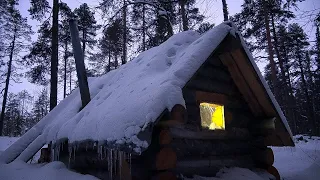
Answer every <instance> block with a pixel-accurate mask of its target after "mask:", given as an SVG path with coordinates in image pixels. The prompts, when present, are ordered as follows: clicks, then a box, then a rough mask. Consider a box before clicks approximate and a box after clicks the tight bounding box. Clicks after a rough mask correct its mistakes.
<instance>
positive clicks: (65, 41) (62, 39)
mask: <svg viewBox="0 0 320 180" xmlns="http://www.w3.org/2000/svg"><path fill="white" fill-rule="evenodd" d="M60 12H61V23H60V24H59V26H60V27H59V29H60V31H59V43H60V46H61V48H62V51H63V58H62V59H63V63H62V64H63V67H62V68H61V69H63V70H62V71H59V74H60V75H61V76H62V78H61V79H62V80H63V98H65V97H66V96H67V79H68V77H67V73H68V64H71V63H72V62H74V61H71V60H69V61H68V59H69V58H70V57H72V51H71V48H70V47H69V46H70V45H71V34H70V27H69V17H70V15H71V13H72V12H71V9H70V8H69V7H68V5H67V4H65V3H60ZM70 73H72V72H70Z"/></svg>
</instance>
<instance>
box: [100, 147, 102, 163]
mask: <svg viewBox="0 0 320 180" xmlns="http://www.w3.org/2000/svg"><path fill="white" fill-rule="evenodd" d="M100 160H102V146H100Z"/></svg>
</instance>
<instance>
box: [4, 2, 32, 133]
mask: <svg viewBox="0 0 320 180" xmlns="http://www.w3.org/2000/svg"><path fill="white" fill-rule="evenodd" d="M17 5H18V2H17V1H16V0H8V6H7V7H6V11H7V12H8V16H6V17H5V20H6V24H5V25H4V30H5V37H6V43H7V44H8V46H7V47H8V49H7V50H6V51H7V52H8V66H7V67H8V68H7V73H6V82H5V89H4V95H3V102H2V109H1V115H0V136H1V135H2V128H3V121H4V119H5V115H6V114H5V110H6V101H7V96H8V91H9V84H10V78H11V74H12V73H13V70H14V62H13V61H14V60H15V59H16V58H17V55H18V53H19V51H20V50H21V49H24V48H26V44H25V43H24V42H29V41H30V40H31V38H30V35H31V34H32V30H31V26H30V25H28V24H27V19H26V18H23V17H22V16H21V14H20V12H19V10H18V9H17V8H16V6H17Z"/></svg>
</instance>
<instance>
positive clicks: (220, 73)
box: [198, 64, 232, 82]
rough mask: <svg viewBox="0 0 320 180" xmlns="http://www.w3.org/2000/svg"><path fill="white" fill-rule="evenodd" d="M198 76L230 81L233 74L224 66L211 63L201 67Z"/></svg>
mask: <svg viewBox="0 0 320 180" xmlns="http://www.w3.org/2000/svg"><path fill="white" fill-rule="evenodd" d="M198 76H202V77H205V78H208V79H212V80H219V81H224V82H230V81H231V80H232V79H231V76H230V74H229V73H228V72H226V71H225V70H224V69H223V68H222V67H215V66H211V65H210V64H208V65H206V66H203V67H202V68H201V69H199V73H198Z"/></svg>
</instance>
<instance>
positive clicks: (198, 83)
mask: <svg viewBox="0 0 320 180" xmlns="http://www.w3.org/2000/svg"><path fill="white" fill-rule="evenodd" d="M187 88H190V89H196V90H200V91H206V92H215V93H221V94H226V95H233V94H235V93H236V89H235V88H234V87H233V85H232V83H225V82H222V81H220V82H219V81H212V80H209V79H205V78H198V77H196V78H195V79H192V80H191V81H190V82H188V84H187Z"/></svg>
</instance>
